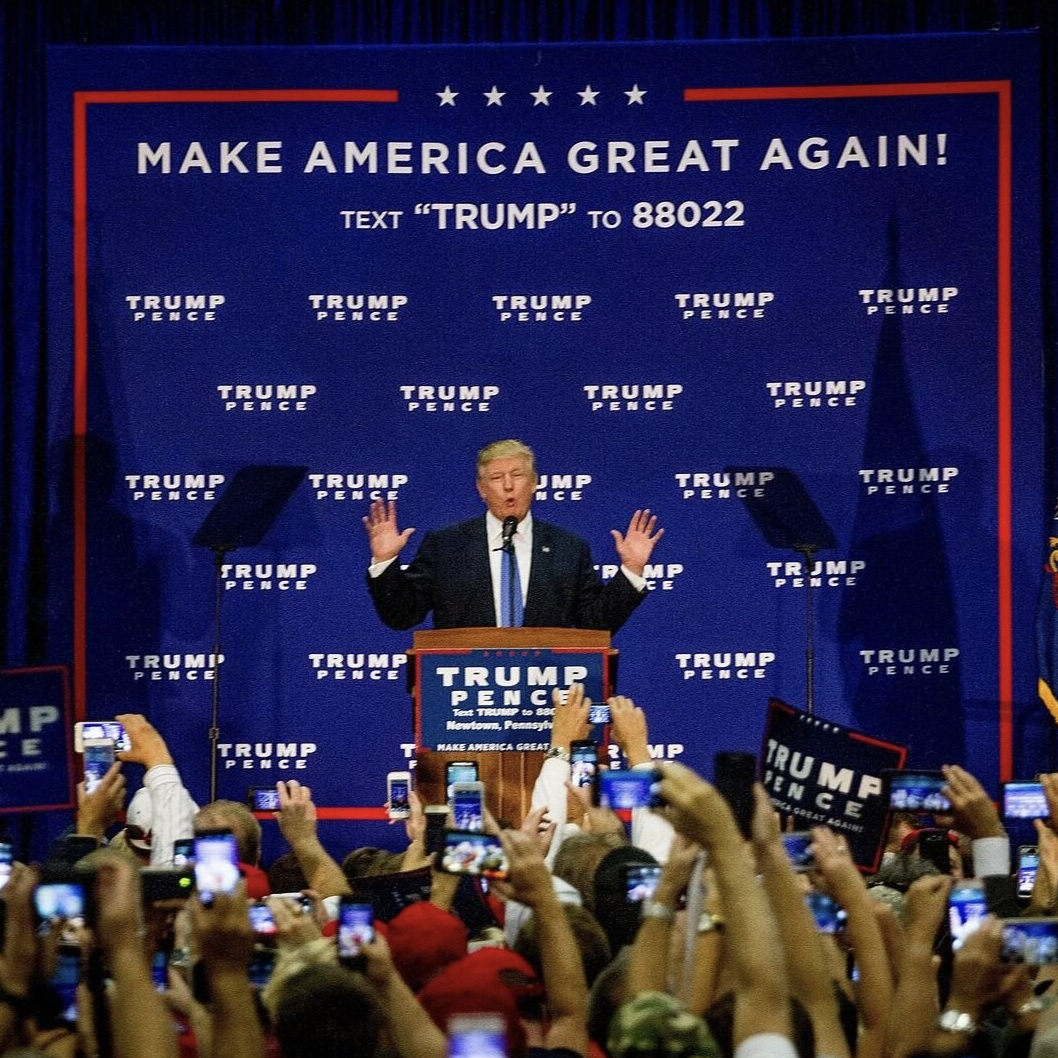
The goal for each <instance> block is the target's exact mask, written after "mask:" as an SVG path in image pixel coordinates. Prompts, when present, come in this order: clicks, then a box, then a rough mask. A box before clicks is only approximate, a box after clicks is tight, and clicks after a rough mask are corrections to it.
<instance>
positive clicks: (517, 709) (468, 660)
mask: <svg viewBox="0 0 1058 1058" xmlns="http://www.w3.org/2000/svg"><path fill="white" fill-rule="evenodd" d="M603 665H604V655H603V654H602V653H601V652H599V651H594V652H589V651H566V650H561V651H559V650H550V649H547V648H533V649H531V650H468V651H466V652H465V653H464V652H459V653H455V654H454V653H452V652H451V651H422V652H420V654H419V655H418V687H419V745H420V746H427V747H429V748H431V749H436V750H452V751H455V752H460V753H462V752H471V751H474V750H497V749H505V750H534V749H547V748H548V746H550V745H551V717H552V714H553V712H554V708H553V706H552V697H551V696H552V693H553V691H554V690H555V688H558V689H559V690H565V689H566V688H567V687H569V686H570V684H573V683H582V684H584V688H585V691H586V693H587V696H588V697H589V698H590V699H591V700H592V701H594V702H599V701H602V700H603V687H604V686H605V679H604V676H605V673H604V671H603Z"/></svg>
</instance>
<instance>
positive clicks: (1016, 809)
mask: <svg viewBox="0 0 1058 1058" xmlns="http://www.w3.org/2000/svg"><path fill="white" fill-rule="evenodd" d="M1003 815H1004V816H1006V818H1007V819H1046V818H1047V817H1048V816H1049V815H1050V809H1049V808H1048V807H1047V798H1046V797H1045V796H1044V793H1043V784H1042V783H1039V782H1035V781H1028V780H1026V781H1020V780H1019V781H1018V782H1005V783H1003Z"/></svg>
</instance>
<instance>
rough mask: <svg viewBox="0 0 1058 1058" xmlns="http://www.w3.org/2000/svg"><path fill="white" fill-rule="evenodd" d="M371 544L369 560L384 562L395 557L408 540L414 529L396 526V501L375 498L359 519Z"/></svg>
mask: <svg viewBox="0 0 1058 1058" xmlns="http://www.w3.org/2000/svg"><path fill="white" fill-rule="evenodd" d="M361 521H363V523H364V529H366V530H367V539H368V543H369V544H370V545H371V561H372V562H385V561H387V560H388V559H391V558H396V557H397V555H399V554H400V553H401V551H402V550H403V548H404V545H405V544H406V543H407V542H408V540H409V538H410V537H411V534H412V533H414V532H415V530H414V529H405V530H404V531H403V532H401V530H400V529H399V528H398V527H397V501H396V500H390V501H389V503H388V504H387V503H386V501H385V500H375V501H374V502H373V503H372V504H371V507H370V509H369V510H368V512H367V514H366V515H365V516H364V517H363V518H362V519H361Z"/></svg>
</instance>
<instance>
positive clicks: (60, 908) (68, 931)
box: [33, 881, 85, 948]
mask: <svg viewBox="0 0 1058 1058" xmlns="http://www.w3.org/2000/svg"><path fill="white" fill-rule="evenodd" d="M33 907H34V910H35V911H36V912H37V921H38V923H39V925H40V927H41V931H42V932H45V933H46V932H48V930H49V929H50V924H51V923H52V922H55V921H56V920H61V921H62V923H63V926H62V934H61V935H60V937H59V943H60V944H61V945H65V946H67V947H70V948H76V947H77V946H78V944H79V939H78V930H80V929H82V928H83V927H84V924H85V888H84V886H83V885H82V884H81V883H80V882H72V881H61V882H60V881H56V882H41V883H40V884H39V885H38V886H37V888H36V889H34V890H33Z"/></svg>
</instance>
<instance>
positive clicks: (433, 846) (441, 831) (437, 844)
mask: <svg viewBox="0 0 1058 1058" xmlns="http://www.w3.org/2000/svg"><path fill="white" fill-rule="evenodd" d="M423 811H424V813H425V814H426V837H425V840H424V843H423V848H424V849H425V850H426V852H443V851H444V847H445V829H446V828H447V827H448V805H427V806H426V807H425V808H424V809H423Z"/></svg>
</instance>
